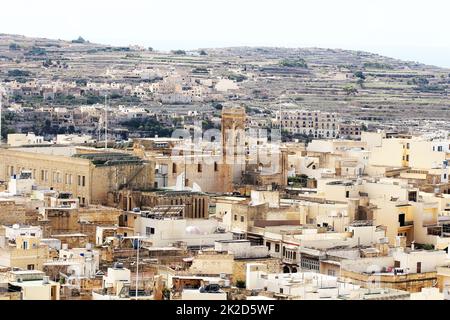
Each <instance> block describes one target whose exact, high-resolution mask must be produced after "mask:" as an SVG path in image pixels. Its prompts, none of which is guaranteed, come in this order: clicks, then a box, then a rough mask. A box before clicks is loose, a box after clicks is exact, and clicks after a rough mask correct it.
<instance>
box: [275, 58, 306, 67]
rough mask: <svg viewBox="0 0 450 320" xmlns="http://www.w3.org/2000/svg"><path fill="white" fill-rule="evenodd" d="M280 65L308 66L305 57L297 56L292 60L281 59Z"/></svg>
mask: <svg viewBox="0 0 450 320" xmlns="http://www.w3.org/2000/svg"><path fill="white" fill-rule="evenodd" d="M280 65H281V66H283V67H289V68H295V67H296V68H305V69H306V68H308V65H307V64H306V62H305V59H303V58H298V59H294V60H289V59H284V60H281V62H280Z"/></svg>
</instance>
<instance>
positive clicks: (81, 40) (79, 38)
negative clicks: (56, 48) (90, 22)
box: [72, 36, 86, 43]
mask: <svg viewBox="0 0 450 320" xmlns="http://www.w3.org/2000/svg"><path fill="white" fill-rule="evenodd" d="M72 43H86V40H84V39H83V37H81V36H80V37H78V39H76V40H72Z"/></svg>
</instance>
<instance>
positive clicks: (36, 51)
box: [25, 47, 47, 56]
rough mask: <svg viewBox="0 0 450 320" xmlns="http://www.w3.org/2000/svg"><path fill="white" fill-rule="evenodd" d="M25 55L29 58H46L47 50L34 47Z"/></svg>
mask: <svg viewBox="0 0 450 320" xmlns="http://www.w3.org/2000/svg"><path fill="white" fill-rule="evenodd" d="M25 55H28V56H45V55H47V50H45V49H44V48H40V47H32V48H31V49H30V50H29V51H28V52H27V53H26V54H25Z"/></svg>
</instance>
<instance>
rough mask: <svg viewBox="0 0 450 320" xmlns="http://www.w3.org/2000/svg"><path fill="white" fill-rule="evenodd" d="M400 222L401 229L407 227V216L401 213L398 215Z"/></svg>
mask: <svg viewBox="0 0 450 320" xmlns="http://www.w3.org/2000/svg"><path fill="white" fill-rule="evenodd" d="M398 222H400V227H404V226H405V214H404V213H400V214H399V215H398Z"/></svg>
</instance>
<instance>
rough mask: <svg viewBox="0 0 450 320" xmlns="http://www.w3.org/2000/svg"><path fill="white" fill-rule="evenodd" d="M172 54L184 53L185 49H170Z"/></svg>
mask: <svg viewBox="0 0 450 320" xmlns="http://www.w3.org/2000/svg"><path fill="white" fill-rule="evenodd" d="M171 52H172V53H173V54H178V55H185V54H186V51H184V50H172V51H171Z"/></svg>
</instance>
